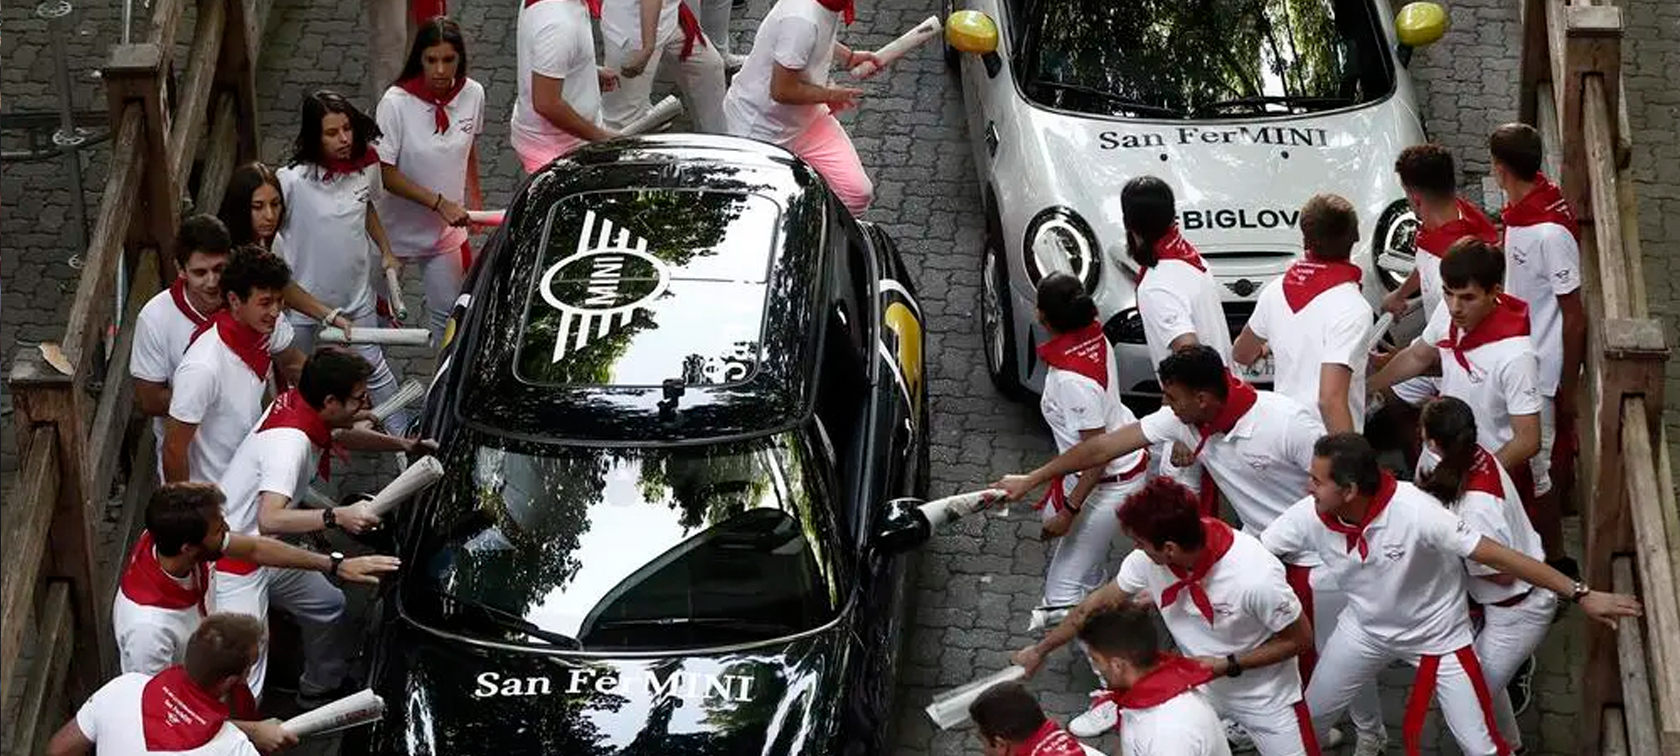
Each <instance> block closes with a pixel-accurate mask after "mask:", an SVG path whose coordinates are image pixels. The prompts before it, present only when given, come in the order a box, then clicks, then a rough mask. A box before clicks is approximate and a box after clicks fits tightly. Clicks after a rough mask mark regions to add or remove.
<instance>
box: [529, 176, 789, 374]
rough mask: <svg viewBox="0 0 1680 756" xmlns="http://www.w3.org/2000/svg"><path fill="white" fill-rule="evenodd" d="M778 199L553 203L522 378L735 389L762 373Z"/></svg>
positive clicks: (613, 197)
mask: <svg viewBox="0 0 1680 756" xmlns="http://www.w3.org/2000/svg"><path fill="white" fill-rule="evenodd" d="M780 215H781V209H780V207H779V206H778V205H777V204H776V203H775V202H774V201H772V200H771V199H769V198H767V197H763V196H759V195H754V194H746V193H741V192H717V191H705V190H671V189H649V190H633V191H622V190H620V191H609V192H586V193H581V194H573V195H569V196H567V197H565V198H563V199H561V200H560V202H558V203H556V205H555V206H554V208H553V209H552V210H551V216H550V220H549V223H548V224H547V237H546V238H545V239H544V240H543V249H542V256H541V258H540V260H539V262H538V263H537V265H536V266H534V268H533V269H531V270H530V271H528V272H526V275H528V276H529V281H530V283H529V286H530V289H529V292H530V293H529V296H528V298H527V302H526V305H525V314H524V317H522V318H521V319H520V334H519V347H518V350H517V352H516V354H515V358H514V359H515V366H514V374H515V376H516V377H517V378H518V379H519V380H520V381H522V382H524V383H528V384H533V385H549V386H558V385H568V386H579V385H591V386H642V387H646V386H659V385H661V384H662V383H663V382H664V381H666V380H668V379H673V378H676V379H681V380H683V381H684V382H685V383H687V384H689V385H714V386H716V385H729V384H735V383H741V382H744V381H747V380H750V379H751V378H752V376H753V374H754V373H756V372H757V369H758V362H759V351H760V347H761V344H762V341H763V338H762V331H763V323H764V306H765V291H766V282H767V281H768V278H769V266H770V262H771V258H772V250H773V249H774V245H775V243H776V238H775V236H776V233H777V229H778V227H779V224H780Z"/></svg>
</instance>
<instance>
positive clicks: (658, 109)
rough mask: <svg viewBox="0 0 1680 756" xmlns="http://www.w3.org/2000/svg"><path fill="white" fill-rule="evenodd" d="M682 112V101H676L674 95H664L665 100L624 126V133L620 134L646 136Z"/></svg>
mask: <svg viewBox="0 0 1680 756" xmlns="http://www.w3.org/2000/svg"><path fill="white" fill-rule="evenodd" d="M682 112H683V104H682V100H679V99H677V96H676V95H665V99H663V100H660V101H659V102H657V103H655V104H654V106H653V107H651V108H648V112H646V113H643V114H642V117H641V118H637V119H636V120H634V121H631V122H629V123H627V124H625V125H624V131H623V132H621V133H623V134H624V136H636V135H637V134H646V133H648V132H650V131H653V130H655V129H657V128H659V127H661V126H664V125H665V124H667V123H670V122H671V120H672V119H674V118H676V117H677V116H680V115H682Z"/></svg>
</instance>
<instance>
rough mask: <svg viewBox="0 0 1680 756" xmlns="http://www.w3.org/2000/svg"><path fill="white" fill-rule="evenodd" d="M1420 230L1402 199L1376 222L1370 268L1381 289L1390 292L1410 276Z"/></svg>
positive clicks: (1410, 210)
mask: <svg viewBox="0 0 1680 756" xmlns="http://www.w3.org/2000/svg"><path fill="white" fill-rule="evenodd" d="M1421 226H1422V224H1421V223H1419V222H1418V219H1417V214H1416V213H1413V212H1412V206H1411V204H1410V203H1408V202H1406V201H1405V200H1403V199H1401V200H1395V201H1394V202H1393V203H1391V204H1390V205H1389V206H1388V209H1386V210H1384V211H1383V214H1382V217H1381V218H1380V219H1378V220H1377V233H1376V235H1375V236H1374V237H1372V239H1371V265H1372V267H1374V268H1376V270H1377V280H1379V281H1381V282H1382V285H1383V289H1385V290H1387V291H1394V290H1395V289H1397V288H1399V287H1400V284H1402V283H1405V282H1406V278H1407V277H1408V276H1410V275H1412V269H1413V268H1414V267H1415V266H1416V258H1417V232H1418V229H1419V228H1420V227H1421Z"/></svg>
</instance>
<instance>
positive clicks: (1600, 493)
mask: <svg viewBox="0 0 1680 756" xmlns="http://www.w3.org/2000/svg"><path fill="white" fill-rule="evenodd" d="M1523 11H1524V17H1523V26H1524V33H1523V55H1522V92H1521V99H1520V105H1521V113H1522V117H1523V119H1524V120H1525V121H1527V122H1529V123H1533V124H1536V125H1537V127H1538V128H1540V130H1541V134H1542V136H1543V138H1544V140H1545V143H1546V146H1547V149H1548V152H1550V153H1551V154H1549V155H1548V160H1547V162H1548V166H1549V169H1550V170H1554V171H1555V172H1556V174H1557V176H1556V179H1557V181H1558V183H1559V185H1560V186H1562V188H1563V192H1564V196H1565V197H1566V198H1567V199H1568V200H1569V201H1570V203H1571V204H1572V205H1573V206H1574V209H1575V212H1576V214H1577V215H1578V216H1579V217H1580V219H1581V229H1582V234H1581V256H1582V268H1583V277H1584V279H1585V286H1584V292H1585V293H1584V299H1585V302H1586V306H1587V318H1588V321H1589V326H1590V327H1589V329H1588V345H1587V354H1586V366H1585V367H1586V381H1585V385H1586V396H1585V399H1584V401H1583V402H1582V403H1581V406H1582V411H1581V413H1580V420H1579V422H1578V430H1579V432H1580V433H1581V441H1582V443H1581V459H1580V463H1581V472H1582V475H1583V478H1584V480H1585V482H1586V485H1584V486H1582V487H1581V490H1582V491H1584V492H1587V493H1586V494H1584V498H1585V501H1584V502H1583V508H1582V515H1583V522H1582V526H1583V527H1582V529H1583V531H1584V533H1585V542H1586V543H1585V553H1584V555H1583V556H1584V560H1583V561H1584V567H1585V572H1586V578H1587V580H1588V582H1590V583H1591V584H1593V585H1595V586H1599V587H1601V588H1602V587H1604V586H1614V587H1615V589H1616V590H1618V591H1625V592H1632V593H1637V594H1638V595H1639V597H1640V599H1641V601H1643V602H1644V605H1645V616H1644V618H1643V619H1642V620H1639V621H1633V620H1624V621H1623V622H1621V623H1620V627H1619V628H1618V629H1617V630H1615V631H1611V630H1609V629H1607V628H1604V627H1602V626H1599V625H1597V624H1591V625H1589V626H1588V630H1587V653H1586V658H1585V659H1583V663H1584V667H1583V679H1582V682H1583V685H1582V697H1583V700H1582V710H1581V715H1582V717H1583V719H1584V722H1583V726H1582V727H1580V728H1578V731H1579V732H1581V733H1582V734H1583V735H1584V736H1585V737H1583V738H1582V741H1583V742H1582V745H1581V752H1582V753H1583V754H1600V753H1632V754H1640V755H1641V756H1643V755H1644V754H1666V755H1667V756H1680V632H1676V630H1675V628H1680V596H1677V595H1676V583H1675V575H1676V573H1677V571H1680V562H1677V560H1676V554H1677V551H1676V548H1677V547H1680V516H1677V515H1676V514H1675V513H1674V512H1672V511H1669V510H1672V509H1673V508H1674V500H1673V490H1674V482H1673V473H1672V470H1671V468H1670V467H1669V460H1668V454H1667V448H1666V443H1667V440H1666V438H1665V435H1664V433H1663V430H1662V426H1661V418H1662V410H1663V378H1664V376H1663V365H1664V362H1665V361H1666V360H1667V359H1668V348H1667V345H1666V344H1665V343H1664V335H1663V330H1662V324H1661V323H1660V322H1659V321H1657V320H1655V319H1652V318H1651V316H1650V311H1649V308H1648V306H1647V303H1646V299H1645V286H1644V281H1643V278H1642V276H1641V272H1642V271H1643V270H1644V260H1643V258H1642V256H1641V253H1640V249H1639V236H1638V218H1637V214H1636V211H1637V199H1636V197H1635V193H1634V185H1633V181H1632V178H1631V175H1630V168H1629V166H1630V163H1631V154H1632V146H1631V139H1632V133H1631V129H1630V127H1629V125H1628V119H1627V105H1626V103H1625V102H1623V101H1622V96H1621V89H1622V88H1621V80H1622V72H1621V54H1622V52H1621V34H1622V15H1621V9H1620V8H1617V7H1616V6H1614V5H1609V4H1607V3H1604V2H1597V1H1595V0H1574V1H1573V2H1569V1H1568V0H1525V1H1524V5H1523ZM1551 166H1555V168H1552V167H1551Z"/></svg>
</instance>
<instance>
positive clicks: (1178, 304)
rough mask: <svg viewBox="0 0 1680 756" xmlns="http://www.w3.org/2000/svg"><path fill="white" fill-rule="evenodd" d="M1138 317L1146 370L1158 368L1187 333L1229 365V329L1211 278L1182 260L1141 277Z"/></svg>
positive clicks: (1203, 271) (1206, 273)
mask: <svg viewBox="0 0 1680 756" xmlns="http://www.w3.org/2000/svg"><path fill="white" fill-rule="evenodd" d="M1137 306H1138V316H1139V317H1140V318H1142V319H1143V338H1144V341H1145V342H1147V343H1148V345H1149V366H1150V368H1151V369H1153V368H1157V367H1159V366H1160V364H1161V361H1162V360H1164V359H1166V358H1167V355H1169V354H1172V343H1173V339H1176V338H1178V337H1180V336H1183V335H1184V334H1187V333H1193V334H1195V335H1196V341H1197V342H1198V343H1201V344H1206V345H1207V346H1210V347H1213V349H1214V351H1216V352H1219V357H1220V359H1223V360H1224V361H1225V363H1226V364H1230V362H1231V326H1230V324H1228V323H1226V322H1225V306H1224V305H1222V304H1220V301H1219V284H1218V282H1216V281H1214V280H1213V274H1211V273H1208V272H1207V271H1205V270H1200V269H1198V268H1196V266H1194V265H1191V264H1190V263H1187V262H1184V261H1183V260H1162V261H1161V262H1160V263H1159V264H1157V265H1156V266H1155V267H1154V268H1151V269H1150V271H1149V272H1148V273H1147V274H1145V275H1144V277H1143V283H1141V284H1139V285H1138V290H1137Z"/></svg>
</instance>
